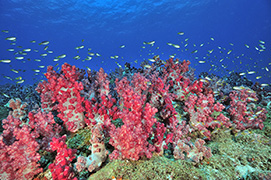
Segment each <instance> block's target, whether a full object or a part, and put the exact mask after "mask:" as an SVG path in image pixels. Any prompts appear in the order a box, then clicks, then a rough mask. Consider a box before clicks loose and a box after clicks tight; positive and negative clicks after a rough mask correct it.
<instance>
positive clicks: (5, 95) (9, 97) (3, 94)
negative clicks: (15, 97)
mask: <svg viewBox="0 0 271 180" xmlns="http://www.w3.org/2000/svg"><path fill="white" fill-rule="evenodd" d="M2 94H3V96H5V97H6V98H10V97H9V96H8V95H7V94H5V93H2Z"/></svg>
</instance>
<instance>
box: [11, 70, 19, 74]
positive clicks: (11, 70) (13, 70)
mask: <svg viewBox="0 0 271 180" xmlns="http://www.w3.org/2000/svg"><path fill="white" fill-rule="evenodd" d="M11 71H13V72H15V73H19V71H17V70H15V69H11Z"/></svg>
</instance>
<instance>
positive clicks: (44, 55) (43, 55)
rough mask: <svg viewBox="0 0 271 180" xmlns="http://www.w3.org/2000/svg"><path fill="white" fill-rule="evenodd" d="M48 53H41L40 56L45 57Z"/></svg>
mask: <svg viewBox="0 0 271 180" xmlns="http://www.w3.org/2000/svg"><path fill="white" fill-rule="evenodd" d="M47 55H48V54H41V55H40V56H42V57H46V56H47Z"/></svg>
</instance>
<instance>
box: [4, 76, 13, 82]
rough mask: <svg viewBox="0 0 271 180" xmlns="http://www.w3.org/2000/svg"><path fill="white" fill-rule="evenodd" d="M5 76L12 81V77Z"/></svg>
mask: <svg viewBox="0 0 271 180" xmlns="http://www.w3.org/2000/svg"><path fill="white" fill-rule="evenodd" d="M4 78H6V79H8V80H11V81H12V78H11V77H9V76H4Z"/></svg>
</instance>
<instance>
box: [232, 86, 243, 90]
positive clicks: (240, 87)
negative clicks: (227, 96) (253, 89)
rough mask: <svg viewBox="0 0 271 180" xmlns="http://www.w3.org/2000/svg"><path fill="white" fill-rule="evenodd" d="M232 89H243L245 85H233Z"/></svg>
mask: <svg viewBox="0 0 271 180" xmlns="http://www.w3.org/2000/svg"><path fill="white" fill-rule="evenodd" d="M233 89H234V90H243V89H245V87H244V86H234V87H233Z"/></svg>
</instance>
